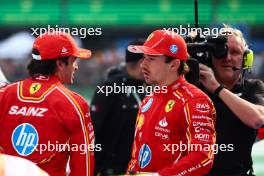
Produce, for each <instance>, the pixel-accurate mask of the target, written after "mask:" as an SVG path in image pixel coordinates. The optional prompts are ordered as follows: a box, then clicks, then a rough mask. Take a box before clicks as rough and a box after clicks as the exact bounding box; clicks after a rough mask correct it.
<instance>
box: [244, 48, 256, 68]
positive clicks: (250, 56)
mask: <svg viewBox="0 0 264 176" xmlns="http://www.w3.org/2000/svg"><path fill="white" fill-rule="evenodd" d="M253 61H254V53H253V51H252V50H251V49H246V51H245V52H244V54H243V65H242V68H243V69H252V67H253Z"/></svg>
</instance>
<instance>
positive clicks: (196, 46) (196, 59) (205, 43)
mask: <svg viewBox="0 0 264 176" xmlns="http://www.w3.org/2000/svg"><path fill="white" fill-rule="evenodd" d="M194 12H195V28H198V27H199V25H198V2H197V0H195V1H194ZM184 38H185V41H186V43H187V49H188V53H189V55H190V58H189V59H188V60H187V64H188V66H189V67H190V72H189V73H188V74H187V75H186V79H187V80H188V81H189V82H190V83H193V84H198V83H199V75H200V74H199V73H200V69H199V63H202V64H205V65H207V66H209V67H212V57H215V58H218V59H221V58H225V57H226V55H227V52H228V47H227V36H223V35H218V36H217V37H215V36H206V37H201V36H200V33H197V34H196V36H195V37H194V38H193V37H191V36H184Z"/></svg>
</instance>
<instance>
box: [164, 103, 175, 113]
mask: <svg viewBox="0 0 264 176" xmlns="http://www.w3.org/2000/svg"><path fill="white" fill-rule="evenodd" d="M174 104H175V101H174V100H169V101H168V103H167V105H166V107H165V112H170V111H171V110H172V108H173V106H174Z"/></svg>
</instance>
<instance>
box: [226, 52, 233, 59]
mask: <svg viewBox="0 0 264 176" xmlns="http://www.w3.org/2000/svg"><path fill="white" fill-rule="evenodd" d="M231 59H232V56H231V54H230V52H227V55H226V58H225V60H226V61H231Z"/></svg>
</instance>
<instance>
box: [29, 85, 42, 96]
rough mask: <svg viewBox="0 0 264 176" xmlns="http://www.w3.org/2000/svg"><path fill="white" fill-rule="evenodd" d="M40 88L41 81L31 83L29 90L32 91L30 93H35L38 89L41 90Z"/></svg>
mask: <svg viewBox="0 0 264 176" xmlns="http://www.w3.org/2000/svg"><path fill="white" fill-rule="evenodd" d="M40 88H41V84H40V83H32V84H31V85H30V88H29V92H30V94H34V93H36V92H37V91H39V89H40Z"/></svg>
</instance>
